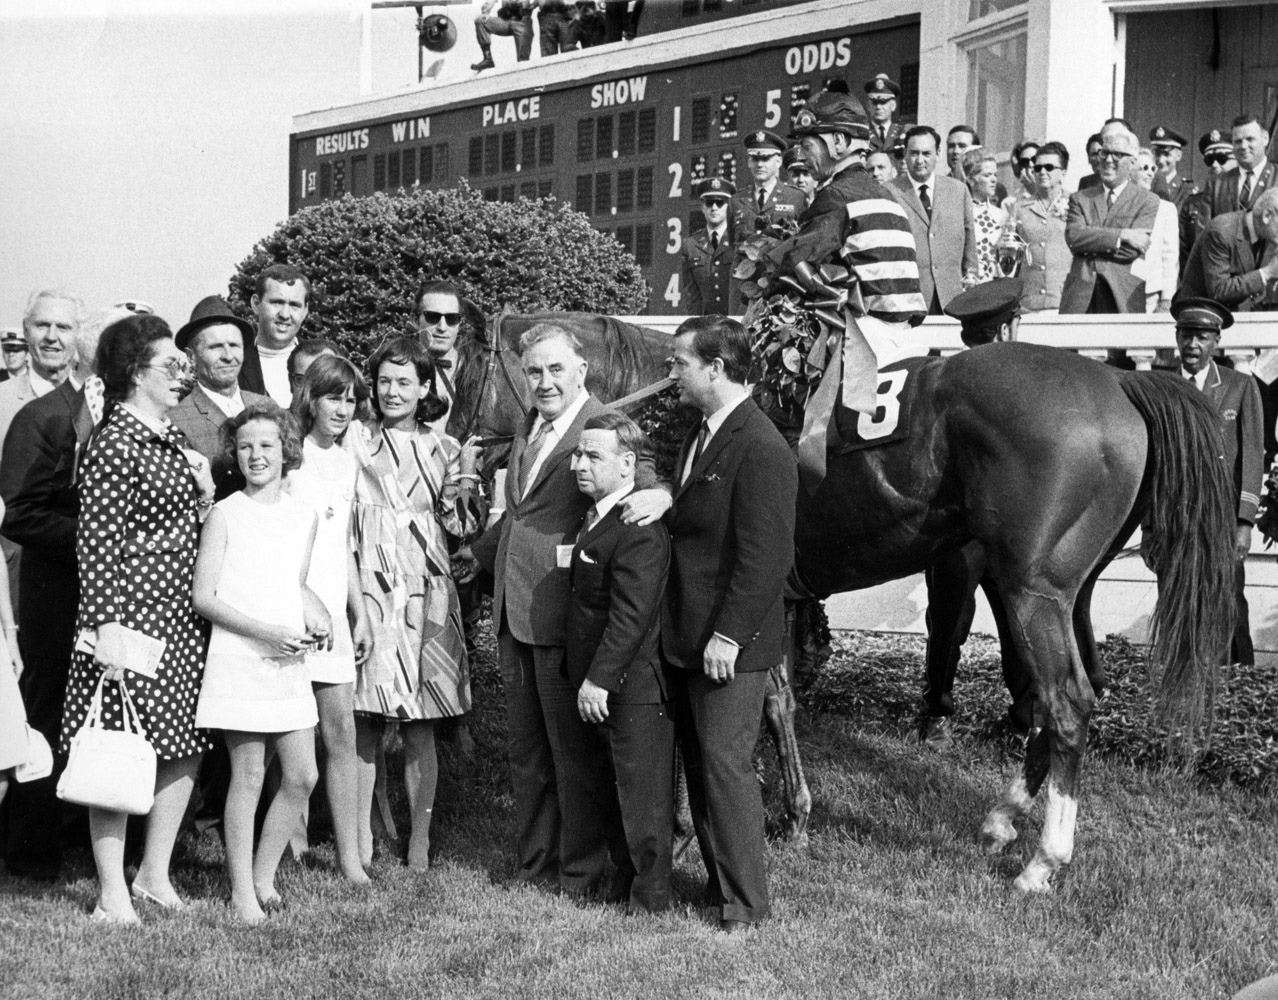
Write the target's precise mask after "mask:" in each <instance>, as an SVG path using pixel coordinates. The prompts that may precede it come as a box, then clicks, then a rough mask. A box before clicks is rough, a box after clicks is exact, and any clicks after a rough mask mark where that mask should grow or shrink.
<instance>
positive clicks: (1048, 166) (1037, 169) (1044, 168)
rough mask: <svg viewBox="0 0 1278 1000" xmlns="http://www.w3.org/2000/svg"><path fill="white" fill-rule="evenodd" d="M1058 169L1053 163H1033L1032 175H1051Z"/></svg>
mask: <svg viewBox="0 0 1278 1000" xmlns="http://www.w3.org/2000/svg"><path fill="white" fill-rule="evenodd" d="M1060 169H1061V168H1060V167H1058V166H1057V165H1056V164H1055V163H1035V164H1034V173H1036V174H1053V173H1055V172H1056V171H1058V170H1060Z"/></svg>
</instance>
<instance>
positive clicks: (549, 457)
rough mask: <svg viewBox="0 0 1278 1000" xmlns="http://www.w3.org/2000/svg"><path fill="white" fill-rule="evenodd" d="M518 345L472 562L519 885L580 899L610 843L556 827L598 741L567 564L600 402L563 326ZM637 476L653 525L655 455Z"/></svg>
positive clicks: (628, 510)
mask: <svg viewBox="0 0 1278 1000" xmlns="http://www.w3.org/2000/svg"><path fill="white" fill-rule="evenodd" d="M520 350H521V360H522V366H523V371H524V376H525V378H526V379H527V380H528V387H529V390H530V392H531V395H532V401H533V410H532V412H530V413H529V414H528V416H527V418H526V420H525V421H524V424H523V426H522V427H521V428H520V430H519V433H518V434H516V436H515V443H514V445H513V447H512V449H511V456H510V466H509V469H508V474H507V476H506V505H505V510H504V511H503V513H502V516H501V518H500V520H498V521H497V522H496V523H495V524H494V525H492V527H490V528H489V529H488V530H487V531H486V532H484V534H483V535H482V536H481V537H480V538H479V539H478V540H477V541H476V542H475V544H474V558H475V559H476V560H477V561H478V563H479V565H481V566H482V567H483V568H484V569H486V570H488V571H489V572H490V573H492V574H493V578H494V585H493V622H494V623H495V625H496V630H497V648H498V657H499V659H500V661H501V671H502V684H503V687H504V688H505V694H506V725H507V751H508V756H509V760H510V775H511V784H512V785H513V789H514V796H515V812H516V818H515V822H516V825H517V829H516V837H517V841H518V848H517V849H518V855H519V856H518V864H519V878H520V879H521V880H523V881H531V882H540V883H543V884H547V883H548V884H551V885H558V887H559V888H560V889H562V890H563V891H565V892H569V893H572V894H574V895H584V894H587V893H590V892H592V891H593V890H594V889H595V888H596V887H597V885H598V883H599V880H600V878H601V877H602V875H603V868H604V862H605V858H606V856H607V848H606V845H605V843H604V842H603V840H602V836H601V832H600V831H598V830H588V829H587V830H582V829H577V828H573V827H570V826H568V825H567V824H564V823H562V822H561V806H560V788H559V782H558V780H557V776H558V774H559V773H561V772H562V773H566V774H567V775H568V778H567V780H568V781H570V782H572V783H574V784H576V785H578V786H579V784H580V783H581V782H585V783H589V781H590V775H589V774H586V775H584V776H579V775H577V774H575V773H573V772H574V769H576V768H579V767H581V766H582V765H581V764H580V763H579V762H580V761H581V759H582V753H581V748H582V747H584V746H588V745H589V744H590V743H591V741H592V740H593V738H594V734H593V733H592V732H591V729H590V726H589V724H588V723H585V722H583V721H582V719H581V716H580V715H579V714H578V712H577V691H576V688H575V687H573V685H572V684H571V683H570V682H569V680H568V676H567V673H566V670H565V650H564V647H565V646H566V645H567V618H568V599H569V584H568V569H569V566H570V560H571V555H572V545H573V540H574V538H575V536H576V534H577V531H578V530H579V529H580V527H581V523H582V520H583V518H584V517H585V514H586V510H587V508H589V507H590V499H589V498H588V497H587V496H585V495H584V494H583V493H582V492H581V491H580V490H578V489H577V483H576V479H575V477H574V475H573V473H572V469H571V468H570V462H571V458H572V454H573V451H574V450H575V449H576V447H577V443H578V441H579V440H580V437H581V430H582V427H583V426H585V423H586V421H587V420H589V419H590V418H591V417H593V416H595V415H596V414H597V413H599V412H601V411H602V410H603V404H601V403H600V402H599V400H597V399H595V398H594V397H593V396H592V395H590V393H589V392H587V391H586V359H585V356H584V354H583V352H582V349H581V345H580V344H579V343H578V341H577V339H576V337H574V336H573V335H572V334H571V333H570V332H569V331H567V330H565V329H563V328H562V327H558V326H554V325H553V324H550V323H540V324H538V325H537V326H534V327H532V328H531V329H529V330H528V331H526V332H525V333H524V335H523V337H522V338H520ZM638 478H639V482H640V485H641V486H642V487H644V488H643V489H641V490H640V491H639V492H637V493H632V494H631V495H630V496H629V497H628V498H627V502H626V503H624V504H623V516H624V517H626V518H628V519H630V520H636V521H639V522H642V523H648V522H650V521H655V520H657V519H659V518H660V517H661V516H662V515H663V514H664V513H665V512H666V510H668V509H669V506H670V496H669V494H668V493H666V492H665V491H664V490H660V489H650V488H648V487H651V486H652V485H653V484H654V483H655V478H656V477H655V475H654V473H653V471H652V464H651V460H647V461H646V462H645V464H644V466H643V467H642V468H641V470H640V475H639V477H638ZM460 555H461V557H462V559H463V560H464V559H465V558H466V557H467V556H469V553H468V552H466V551H465V550H464V549H463V550H462V552H461V553H460ZM588 769H589V768H588Z"/></svg>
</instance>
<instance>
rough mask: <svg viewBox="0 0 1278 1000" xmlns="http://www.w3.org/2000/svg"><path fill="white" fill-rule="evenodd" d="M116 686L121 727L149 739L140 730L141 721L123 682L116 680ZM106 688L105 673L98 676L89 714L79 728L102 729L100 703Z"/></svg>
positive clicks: (143, 731)
mask: <svg viewBox="0 0 1278 1000" xmlns="http://www.w3.org/2000/svg"><path fill="white" fill-rule="evenodd" d="M115 683H116V686H117V687H119V689H120V705H121V709H120V720H121V725H122V726H123V728H124V731H125V732H126V733H137V734H138V735H139V736H141V737H142V738H143V739H149V738H150V737H148V736H147V733H146V730H145V729H143V728H142V720H141V719H140V718H138V710H137V708H135V707H134V705H133V698H132V697H131V696H130V695H129V689H128V688H127V687H126V686H125V684H124V680H123V679H120V680H117V681H116V682H115ZM105 686H106V672H105V671H104V672H103V673H101V674H99V675H98V686H97V687H96V688H94V689H93V700H92V701H91V702H90V703H89V714H88V715H87V716H85V719H84V725H83V726H82V727H81V728H84V729H88V728H90V727H96V728H99V729H100V728H102V701H103V696H104V689H105Z"/></svg>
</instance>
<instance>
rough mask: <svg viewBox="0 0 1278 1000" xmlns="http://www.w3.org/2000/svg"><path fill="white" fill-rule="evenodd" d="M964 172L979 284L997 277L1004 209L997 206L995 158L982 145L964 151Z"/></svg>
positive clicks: (1004, 219) (1004, 215)
mask: <svg viewBox="0 0 1278 1000" xmlns="http://www.w3.org/2000/svg"><path fill="white" fill-rule="evenodd" d="M963 173H964V175H965V176H966V178H967V189H968V190H969V191H971V192H972V219H973V220H974V221H975V223H976V280H977V283H978V284H979V283H980V282H983V281H991V280H993V279H994V278H997V277H999V270H998V260H997V253H996V248H997V246H998V240H999V237H1000V236H1002V235H1003V226H1004V224H1005V223H1006V222H1007V213H1006V212H1005V211H1003V209H1002V208H1001V207H1000V206H999V204H998V202H997V200H996V198H997V196H996V195H995V191H997V190H998V160H996V159H995V158H994V155H993V154H992V153H987V152H986V151H985V150H984V149H979V148H978V149H969V150H968V151H967V152H966V153H964V154H963Z"/></svg>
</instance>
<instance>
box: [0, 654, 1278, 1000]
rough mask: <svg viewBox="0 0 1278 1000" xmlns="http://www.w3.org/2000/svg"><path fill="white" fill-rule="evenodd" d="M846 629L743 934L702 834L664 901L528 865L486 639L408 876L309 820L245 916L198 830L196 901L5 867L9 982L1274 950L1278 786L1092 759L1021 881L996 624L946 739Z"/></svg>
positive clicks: (963, 964) (1215, 979)
mask: <svg viewBox="0 0 1278 1000" xmlns="http://www.w3.org/2000/svg"><path fill="white" fill-rule="evenodd" d="M840 646H841V649H840V652H839V655H838V656H836V658H835V660H834V661H833V663H832V664H831V665H830V666H828V667H827V668H826V669H827V673H826V674H825V675H824V677H823V680H822V681H821V682H820V683H819V684H818V686H817V688H816V689H815V690H814V691H813V692H812V694H811V696H810V697H808V698H807V699H806V704H805V707H804V709H803V710H802V713H801V717H800V720H799V725H800V729H799V736H800V741H801V743H802V746H803V748H804V751H805V753H806V766H807V773H808V778H809V781H810V783H811V786H812V793H813V797H814V800H815V806H814V809H813V814H812V822H811V833H810V836H809V839H808V841H807V843H806V844H804V845H792V844H787V843H784V842H780V841H774V842H772V843H771V844H770V845H769V849H768V861H769V871H770V879H771V888H772V894H773V909H774V916H773V918H772V919H771V920H769V921H767V922H766V923H765V924H763V925H761V926H760V927H759V928H758V929H756V930H753V931H751V932H749V933H746V934H744V935H736V936H732V937H727V936H724V935H721V934H720V933H719V932H718V931H717V930H716V929H714V927H713V926H712V922H711V920H710V919H709V916H708V915H707V914H706V913H705V912H702V911H699V910H698V908H697V907H696V905H695V903H694V901H695V900H696V899H697V898H698V897H699V894H700V889H701V869H700V863H699V861H698V860H697V858H696V852H695V848H694V849H693V850H692V851H690V852H689V856H688V857H685V859H684V860H683V861H682V862H681V863H680V865H679V866H678V868H677V870H676V875H675V879H676V896H677V898H678V900H679V905H678V906H677V908H676V909H675V910H674V911H673V912H671V913H669V914H667V915H664V916H661V917H628V916H625V915H623V914H622V913H621V912H619V911H618V910H617V909H615V908H612V907H606V906H602V905H585V906H581V905H577V904H575V903H573V902H570V901H568V900H565V899H562V898H559V897H556V896H552V895H548V894H546V893H544V892H539V891H535V890H532V889H527V888H522V887H518V886H516V885H515V884H514V883H513V880H512V875H513V856H512V853H511V844H510V842H509V831H510V828H511V813H512V804H511V799H510V796H509V794H508V792H507V789H506V785H505V765H504V761H503V743H502V739H503V733H502V711H501V697H500V691H499V690H498V688H497V686H496V680H495V672H494V670H493V669H492V666H491V662H490V657H491V647H489V648H488V649H486V650H485V651H484V653H483V654H482V655H481V662H480V663H479V664H477V665H476V671H475V673H476V684H475V687H476V691H475V694H476V703H477V705H478V706H479V707H478V708H477V710H476V712H475V713H474V716H473V718H472V722H471V727H472V733H473V735H474V737H475V740H476V753H475V755H474V756H473V758H471V759H470V760H469V761H466V760H463V759H462V757H461V755H460V753H459V752H458V750H457V748H456V745H455V744H444V746H443V747H442V752H441V788H440V795H439V800H438V803H437V806H436V811H435V827H434V829H435V846H436V850H437V860H436V862H435V865H434V867H433V868H432V870H431V871H429V872H426V873H413V872H409V871H408V870H407V869H405V868H403V867H401V866H400V864H399V863H398V861H397V860H395V858H394V856H393V855H394V849H393V845H389V844H386V845H382V850H381V852H380V854H379V857H378V859H377V860H376V861H375V862H374V865H373V869H372V876H373V882H374V884H373V887H372V888H371V889H370V890H365V891H360V890H357V889H354V888H349V887H347V886H346V885H345V884H344V883H343V882H342V881H341V880H340V879H339V878H337V877H336V876H335V875H334V873H333V857H332V851H331V844H330V843H329V842H328V841H327V839H320V841H319V843H318V844H317V846H316V849H315V851H314V858H313V860H310V861H308V862H307V863H304V864H296V863H286V864H285V866H284V867H283V868H282V869H281V877H280V888H281V891H282V892H283V894H284V897H285V900H286V903H287V907H286V909H285V910H283V911H281V912H279V913H277V914H275V915H274V916H273V917H272V918H271V919H270V920H269V921H268V923H267V924H266V925H265V926H264V927H262V928H258V929H249V928H245V927H241V926H239V925H238V924H237V923H236V922H235V920H234V919H233V918H232V916H231V914H230V912H229V910H228V909H227V907H226V906H225V904H224V901H225V900H226V899H227V898H228V896H229V890H228V885H227V881H226V878H225V876H224V874H223V871H222V864H221V851H220V848H219V847H218V846H217V845H216V843H213V842H210V841H208V840H203V839H199V838H196V837H194V836H191V837H187V838H184V839H183V840H182V842H181V843H180V844H179V848H178V851H179V853H178V858H177V862H176V865H175V872H176V882H177V885H178V888H179V890H180V891H181V892H183V893H184V894H185V895H187V896H188V897H189V898H191V899H192V900H194V901H195V905H193V906H192V907H191V908H190V909H188V910H187V911H185V912H182V913H178V914H169V913H165V912H161V911H156V910H154V909H145V910H141V911H140V912H141V913H142V915H143V919H144V921H145V923H144V926H143V927H141V928H104V927H100V926H97V925H94V924H92V923H91V922H90V921H89V918H88V912H89V909H90V908H91V905H92V901H93V898H94V895H95V882H94V877H93V868H92V862H91V859H90V858H89V856H88V854H87V853H78V854H75V855H73V857H72V871H71V874H70V877H69V878H68V879H67V880H65V881H64V882H61V883H58V884H56V885H54V886H52V887H48V888H45V887H32V886H29V885H27V884H26V883H24V882H20V881H18V880H14V879H10V878H8V877H6V876H0V996H3V997H6V998H7V997H14V998H23V1000H26V998H36V997H57V998H78V997H95V998H97V997H102V998H107V997H120V998H126V997H128V998H133V997H145V998H150V997H180V998H183V1000H195V998H200V997H280V998H286V1000H302V998H309V997H333V998H338V997H360V998H363V997H367V998H370V1000H373V998H375V1000H387V998H392V997H401V996H402V997H448V998H450V1000H451V998H463V997H494V998H498V997H500V998H505V997H513V998H517V1000H534V998H542V997H544V998H551V1000H566V998H575V997H583V998H587V997H588V998H602V997H661V998H665V997H690V998H694V997H695V998H717V997H733V998H736V997H744V998H749V997H803V998H811V997H865V998H894V1000H895V998H911V997H918V998H929V1000H930V998H942V997H944V998H969V997H970V998H976V1000H980V998H987V997H990V998H993V997H1009V998H1011V997H1016V998H1032V997H1042V998H1045V1000H1047V998H1050V1000H1064V998H1072V997H1079V998H1083V997H1086V998H1099V997H1130V998H1154V997H1157V998H1160V1000H1162V998H1166V1000H1176V998H1195V1000H1200V998H1216V997H1221V998H1223V997H1228V996H1230V995H1231V994H1232V993H1233V992H1234V991H1235V990H1237V989H1239V988H1240V987H1241V986H1242V985H1244V984H1245V983H1247V982H1250V981H1251V980H1253V979H1256V978H1258V977H1260V976H1262V975H1266V974H1269V973H1272V972H1274V971H1278V946H1276V945H1275V942H1274V938H1273V931H1274V928H1275V921H1274V916H1275V907H1274V903H1275V894H1276V891H1278V838H1275V836H1274V815H1275V808H1274V807H1275V793H1274V791H1273V789H1272V786H1269V787H1268V788H1267V789H1241V788H1238V787H1235V786H1226V787H1224V788H1215V787H1211V786H1207V785H1203V784H1202V783H1201V782H1198V781H1193V780H1190V779H1187V778H1185V777H1184V776H1182V775H1180V774H1177V773H1173V772H1170V771H1167V770H1148V769H1145V770H1142V769H1137V768H1135V767H1132V766H1131V765H1128V764H1125V763H1122V762H1120V761H1118V760H1114V759H1110V760H1106V759H1104V758H1098V757H1092V758H1090V759H1089V760H1088V762H1087V765H1086V766H1085V769H1084V792H1083V797H1082V802H1081V805H1080V809H1079V826H1078V835H1077V841H1076V851H1075V863H1074V865H1073V866H1071V867H1070V868H1067V869H1066V870H1064V871H1063V872H1062V873H1061V874H1060V875H1059V876H1058V878H1057V886H1056V890H1055V892H1054V893H1052V894H1051V895H1048V896H1042V897H1032V898H1027V897H1023V896H1020V895H1018V894H1017V893H1016V892H1015V891H1014V890H1013V889H1012V888H1011V881H1012V879H1013V878H1014V876H1015V875H1016V873H1017V872H1018V871H1019V869H1020V866H1021V865H1022V864H1023V863H1024V861H1025V860H1026V859H1027V857H1028V855H1029V852H1030V850H1031V846H1032V842H1033V840H1034V838H1035V836H1036V835H1037V830H1038V824H1037V818H1036V819H1035V820H1032V821H1030V822H1028V823H1024V824H1022V826H1021V829H1022V833H1023V836H1022V839H1021V840H1020V841H1018V842H1016V843H1015V844H1013V845H1012V846H1011V847H1010V848H1009V849H1008V851H1007V852H1006V853H1005V854H1003V855H1002V856H1000V857H997V858H987V857H985V856H984V855H982V854H981V852H980V850H979V848H978V845H977V832H978V830H979V828H980V824H981V820H982V818H983V816H984V813H985V810H986V809H987V808H988V807H989V805H990V803H991V801H992V800H993V798H994V797H995V795H996V794H997V793H998V792H999V790H1000V789H1001V787H1002V786H1003V785H1004V783H1005V782H1007V781H1008V780H1010V778H1011V777H1012V776H1013V775H1014V773H1015V772H1016V770H1017V768H1018V766H1019V755H1018V753H1017V752H1016V748H1015V744H1014V742H1013V741H1011V740H1010V739H1008V738H1007V737H1005V736H1002V735H1000V733H999V731H998V727H997V726H995V725H991V724H989V722H988V720H989V719H991V718H995V717H996V716H997V714H998V712H999V711H1001V706H1000V705H999V704H998V694H997V669H996V667H995V666H994V664H995V662H996V660H995V658H996V649H995V647H994V644H993V643H991V642H989V641H988V640H977V641H973V642H972V643H971V644H970V645H969V650H968V653H967V656H966V658H965V661H964V666H963V668H962V672H961V675H960V689H959V691H958V692H957V693H958V698H959V702H960V711H961V712H963V713H964V714H965V718H969V719H971V718H975V719H984V720H986V721H984V722H980V723H979V724H973V725H971V726H969V727H968V728H967V729H966V730H965V731H961V735H960V739H959V741H958V745H957V746H956V748H955V749H954V750H953V751H951V752H948V753H946V754H944V755H939V754H937V753H935V752H933V751H929V750H924V749H922V748H921V747H920V746H919V744H918V742H917V740H916V738H915V737H914V735H913V718H912V714H911V713H912V711H913V706H912V705H905V704H899V705H893V704H887V705H884V704H882V703H876V705H875V706H874V709H873V710H868V709H867V710H866V711H855V710H848V709H847V707H846V706H847V704H848V703H849V702H855V701H856V700H857V699H856V698H855V697H849V696H848V695H847V689H848V687H849V686H858V685H859V686H862V687H865V686H867V684H862V683H861V681H862V679H865V678H872V677H874V676H876V675H877V674H878V673H881V672H882V671H883V670H887V669H893V670H900V669H902V667H901V664H902V663H905V665H906V668H907V669H910V670H914V671H917V674H918V676H920V677H921V672H922V642H921V640H918V639H916V638H906V639H901V638H894V639H882V638H878V637H873V636H844V637H841V641H840ZM867 683H868V682H867ZM840 692H842V693H840ZM760 759H761V760H762V761H763V768H764V772H765V777H766V780H767V791H766V792H765V800H766V802H767V806H768V810H769V816H770V819H771V821H772V822H771V825H772V826H773V827H774V828H776V827H779V825H780V816H781V803H780V801H779V798H778V788H779V781H778V779H777V774H776V766H775V760H774V758H773V756H772V754H771V751H770V749H768V748H766V747H764V746H763V745H762V744H761V753H760ZM399 805H400V806H401V808H402V802H400V803H399ZM405 827H406V819H405Z"/></svg>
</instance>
